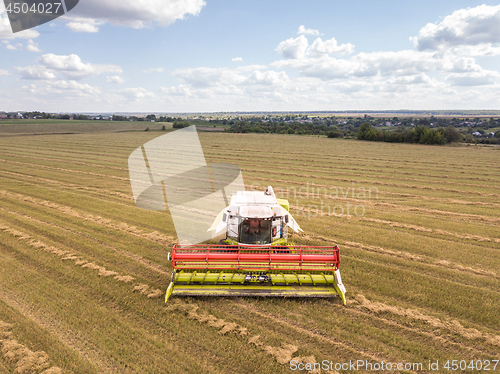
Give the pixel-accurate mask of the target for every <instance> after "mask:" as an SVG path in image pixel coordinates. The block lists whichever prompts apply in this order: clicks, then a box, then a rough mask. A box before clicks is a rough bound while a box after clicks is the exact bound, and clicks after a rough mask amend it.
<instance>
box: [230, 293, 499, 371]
mask: <svg viewBox="0 0 500 374" xmlns="http://www.w3.org/2000/svg"><path fill="white" fill-rule="evenodd" d="M358 298H359V299H361V300H363V299H364V300H366V299H365V298H364V297H363V296H362V295H358V296H357V298H356V299H355V300H349V299H348V303H347V306H346V307H343V308H345V309H344V310H346V311H347V312H348V313H351V314H355V315H358V316H361V317H364V318H366V317H371V318H374V319H376V320H378V321H381V322H382V323H384V324H386V325H388V326H391V327H392V328H395V329H398V330H404V331H406V332H408V333H411V334H416V335H423V336H425V337H427V338H429V339H432V340H435V341H438V342H440V343H446V344H450V345H453V346H455V347H457V348H459V349H461V350H467V351H469V352H471V353H473V354H474V356H475V355H477V354H481V355H487V354H491V352H484V351H481V350H478V349H476V348H475V346H474V344H471V346H469V345H464V344H463V343H461V342H457V341H455V340H453V339H452V338H451V337H445V336H443V335H442V334H440V333H439V332H436V331H425V330H423V329H421V328H416V327H413V326H412V327H408V326H406V325H405V324H403V323H401V322H399V321H396V320H394V319H389V318H385V317H383V316H381V315H379V314H377V311H372V310H370V309H369V307H367V306H366V305H365V304H363V303H362V302H361V303H360V302H359V301H358V300H357V299H358ZM236 303H237V304H238V305H240V306H241V307H243V308H245V309H246V310H248V311H250V312H252V313H254V314H256V315H258V316H259V317H263V318H266V319H268V320H271V321H273V322H275V323H277V324H280V325H283V326H286V327H288V328H290V329H293V330H296V331H297V332H299V333H300V334H302V335H306V336H311V337H313V338H316V339H318V340H320V341H324V342H326V343H328V344H331V345H332V346H341V347H343V348H345V349H347V350H350V351H352V352H354V353H358V354H360V355H362V356H365V357H368V358H370V359H371V360H373V361H376V362H380V361H387V357H386V358H382V357H380V356H377V355H375V354H372V353H370V352H366V351H364V350H360V349H358V348H357V347H356V346H354V345H353V344H351V343H348V342H345V341H336V340H333V339H331V338H329V337H327V336H325V335H324V334H326V332H324V333H321V331H319V332H318V331H317V330H316V329H315V330H309V329H307V328H304V327H301V326H298V325H297V323H296V322H291V321H287V320H286V319H285V318H284V317H283V316H279V317H278V316H276V315H274V314H271V313H269V312H265V311H262V310H259V309H258V308H257V307H256V306H254V305H252V304H250V303H247V302H246V301H244V300H242V299H238V300H237V301H236ZM381 305H385V304H381ZM386 307H387V309H389V308H390V307H389V306H386ZM413 313H414V314H413V316H408V315H406V317H409V318H410V319H413V317H414V316H425V315H423V314H420V315H419V314H417V313H415V312H413ZM425 317H427V316H425ZM428 318H434V317H428ZM436 320H438V321H439V319H436ZM454 322H455V323H458V322H457V321H454ZM458 324H459V323H458ZM410 325H411V323H410ZM442 326H443V327H444V326H445V324H442ZM433 327H435V326H433ZM440 327H441V326H440ZM465 337H469V336H465ZM469 338H470V337H469ZM391 359H393V361H396V360H395V359H394V358H391Z"/></svg>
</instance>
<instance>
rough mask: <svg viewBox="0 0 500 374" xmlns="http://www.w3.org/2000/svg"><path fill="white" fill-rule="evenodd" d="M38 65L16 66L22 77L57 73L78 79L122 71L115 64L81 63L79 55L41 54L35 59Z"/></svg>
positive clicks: (36, 77)
mask: <svg viewBox="0 0 500 374" xmlns="http://www.w3.org/2000/svg"><path fill="white" fill-rule="evenodd" d="M36 61H37V62H38V63H39V65H35V66H27V67H24V68H21V67H18V68H16V72H17V73H18V74H20V75H21V77H22V78H23V79H56V78H57V75H60V76H62V77H64V78H67V79H70V80H80V79H83V78H88V77H91V76H94V75H97V74H101V73H122V72H123V71H122V69H121V68H120V67H119V66H117V65H107V64H91V63H83V62H82V60H81V59H80V57H79V56H77V55H74V54H71V55H69V56H64V55H54V54H52V53H49V54H45V55H42V56H41V57H39V58H38V59H37V60H36Z"/></svg>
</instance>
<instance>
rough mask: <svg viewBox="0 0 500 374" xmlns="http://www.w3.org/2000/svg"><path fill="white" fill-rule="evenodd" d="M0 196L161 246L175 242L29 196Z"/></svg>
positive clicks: (154, 233)
mask: <svg viewBox="0 0 500 374" xmlns="http://www.w3.org/2000/svg"><path fill="white" fill-rule="evenodd" d="M0 195H3V196H7V197H10V198H13V199H16V200H21V201H25V202H27V203H30V204H35V205H39V206H44V207H46V208H50V209H54V210H56V211H58V212H60V213H63V214H66V215H69V216H71V217H75V218H79V219H83V220H85V221H90V222H93V223H97V224H101V225H104V226H106V227H109V228H113V229H115V230H119V231H123V232H126V233H128V234H131V235H135V236H137V237H140V238H143V239H147V240H150V241H153V242H155V243H159V244H163V245H168V246H171V245H172V243H173V242H174V241H175V240H174V238H173V237H171V236H167V235H163V234H160V233H159V232H158V231H153V232H149V233H146V232H144V231H143V230H141V229H138V228H136V227H135V226H129V225H128V224H127V223H125V222H120V223H114V222H113V221H112V220H110V219H107V218H103V217H100V216H94V215H92V214H87V213H80V212H78V211H76V210H75V209H73V208H70V207H68V206H61V205H59V204H56V203H53V202H50V201H47V200H42V199H38V198H33V197H30V196H26V195H21V194H17V193H11V192H8V191H5V190H0Z"/></svg>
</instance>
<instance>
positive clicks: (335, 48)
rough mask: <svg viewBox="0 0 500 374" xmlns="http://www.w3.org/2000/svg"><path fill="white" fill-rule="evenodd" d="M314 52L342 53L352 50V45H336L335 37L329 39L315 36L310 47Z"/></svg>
mask: <svg viewBox="0 0 500 374" xmlns="http://www.w3.org/2000/svg"><path fill="white" fill-rule="evenodd" d="M310 50H311V52H313V53H314V54H344V53H352V52H354V45H352V44H351V43H346V44H341V45H338V43H337V40H336V39H335V38H331V39H329V40H325V41H323V40H321V38H317V39H316V40H315V41H314V42H313V44H312V45H311V47H310Z"/></svg>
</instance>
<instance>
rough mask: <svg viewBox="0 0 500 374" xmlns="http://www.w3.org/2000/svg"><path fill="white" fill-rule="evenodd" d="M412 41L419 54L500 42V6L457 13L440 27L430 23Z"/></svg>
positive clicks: (446, 18)
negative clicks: (425, 51) (427, 51)
mask: <svg viewBox="0 0 500 374" xmlns="http://www.w3.org/2000/svg"><path fill="white" fill-rule="evenodd" d="M410 40H412V41H413V44H414V45H415V47H416V48H417V49H418V50H420V51H423V50H443V49H448V48H452V47H457V46H466V45H470V46H478V45H483V44H493V43H500V5H497V6H488V5H480V6H478V7H475V8H467V9H460V10H457V11H455V12H453V14H451V15H449V16H447V17H445V18H444V19H443V21H442V22H440V23H439V24H437V25H436V24H434V23H428V24H427V25H426V26H424V27H423V28H422V29H421V30H420V32H419V34H418V36H417V37H413V38H410Z"/></svg>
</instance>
